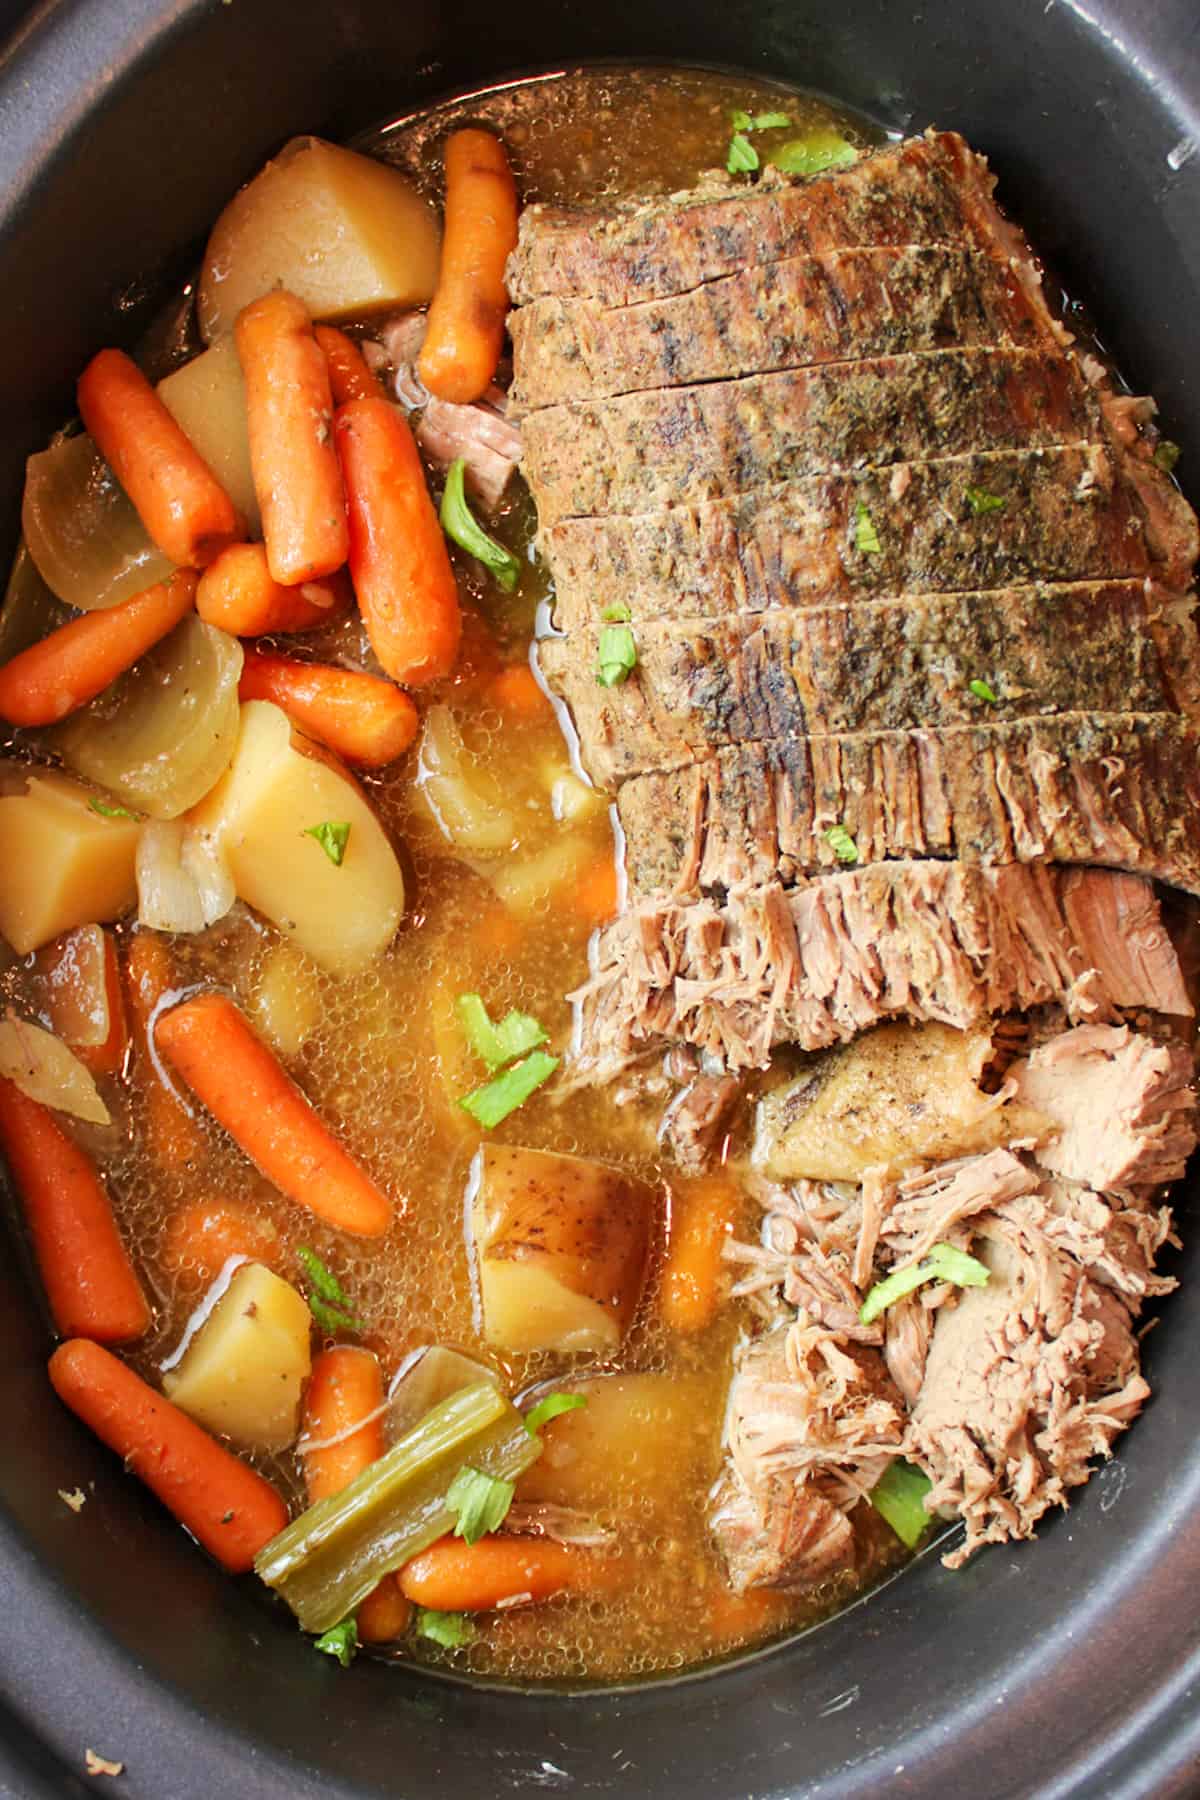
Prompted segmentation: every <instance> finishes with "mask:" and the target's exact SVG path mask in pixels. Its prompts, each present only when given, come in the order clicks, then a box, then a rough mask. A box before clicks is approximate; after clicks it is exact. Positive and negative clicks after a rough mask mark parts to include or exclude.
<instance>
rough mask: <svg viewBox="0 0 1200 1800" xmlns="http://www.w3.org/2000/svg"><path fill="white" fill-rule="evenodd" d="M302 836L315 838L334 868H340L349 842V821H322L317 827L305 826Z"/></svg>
mask: <svg viewBox="0 0 1200 1800" xmlns="http://www.w3.org/2000/svg"><path fill="white" fill-rule="evenodd" d="M302 836H304V837H310V838H315V839H316V840H317V842H318V844H320V846H321V848H322V850H323V851H324V852H325V854H326V856H327V857H328V858H329V860H330V862H331V863H332V864H333V866H334V868H335V869H340V868H341V866H342V864H343V862H344V861H345V860H346V845H347V844H348V843H349V841H350V821H349V819H323V820H322V821H321V823H320V824H319V825H306V826H305V828H304V831H303V833H302Z"/></svg>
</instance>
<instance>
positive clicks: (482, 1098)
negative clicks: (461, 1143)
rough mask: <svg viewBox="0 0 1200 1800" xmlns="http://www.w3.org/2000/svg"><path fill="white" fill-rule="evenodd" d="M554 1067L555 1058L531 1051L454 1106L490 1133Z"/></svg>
mask: <svg viewBox="0 0 1200 1800" xmlns="http://www.w3.org/2000/svg"><path fill="white" fill-rule="evenodd" d="M557 1067H558V1058H557V1056H548V1055H547V1054H546V1052H545V1051H544V1050H535V1051H534V1052H533V1054H532V1055H531V1056H527V1057H526V1058H525V1060H524V1061H523V1062H519V1063H512V1064H510V1065H509V1067H508V1068H507V1069H505V1071H504V1073H503V1074H502V1075H497V1077H496V1079H495V1080H494V1081H489V1082H488V1083H487V1085H486V1086H485V1087H479V1088H476V1089H475V1090H474V1092H473V1093H470V1094H467V1095H466V1097H465V1098H464V1099H462V1100H460V1101H459V1103H458V1104H459V1105H460V1106H461V1107H462V1109H463V1111H464V1112H469V1113H470V1115H471V1117H472V1118H473V1119H474V1120H475V1122H476V1124H478V1125H482V1126H483V1128H484V1130H485V1131H491V1129H492V1127H493V1126H495V1125H499V1124H500V1122H501V1120H503V1119H507V1117H508V1115H509V1113H510V1112H516V1110H517V1108H518V1106H524V1104H525V1102H526V1100H528V1098H529V1096H530V1094H532V1093H534V1092H536V1090H537V1089H538V1088H540V1087H541V1085H542V1083H543V1081H548V1080H549V1079H550V1077H551V1075H553V1073H554V1071H555V1069H557Z"/></svg>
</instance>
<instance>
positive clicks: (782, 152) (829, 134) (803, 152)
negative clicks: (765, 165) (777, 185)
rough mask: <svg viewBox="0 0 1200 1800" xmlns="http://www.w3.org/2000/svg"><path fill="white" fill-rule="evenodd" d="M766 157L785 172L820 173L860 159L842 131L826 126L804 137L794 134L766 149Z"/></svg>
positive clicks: (774, 166) (795, 173)
mask: <svg viewBox="0 0 1200 1800" xmlns="http://www.w3.org/2000/svg"><path fill="white" fill-rule="evenodd" d="M767 161H768V162H769V163H770V164H771V165H772V167H773V168H776V169H781V170H782V171H783V173H784V174H785V175H820V174H821V173H822V171H823V170H825V169H834V168H837V167H839V166H840V165H841V164H843V163H852V162H857V161H858V151H857V150H856V149H855V148H854V145H853V144H852V143H850V142H849V141H848V139H846V138H844V137H843V136H842V134H841V132H840V131H832V130H830V129H828V128H825V129H823V130H820V131H810V132H807V133H806V134H805V136H804V137H800V138H791V139H789V141H788V142H787V143H786V144H780V145H779V147H778V149H776V150H770V151H768V153H767Z"/></svg>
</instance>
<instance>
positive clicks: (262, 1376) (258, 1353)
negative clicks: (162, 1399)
mask: <svg viewBox="0 0 1200 1800" xmlns="http://www.w3.org/2000/svg"><path fill="white" fill-rule="evenodd" d="M219 1280H220V1277H218V1281H219ZM202 1316H203V1315H202ZM311 1329H312V1316H311V1314H310V1313H309V1310H308V1307H307V1306H306V1305H305V1303H304V1301H303V1300H302V1299H301V1297H300V1295H299V1294H298V1293H297V1292H296V1290H295V1288H294V1287H293V1286H292V1285H291V1283H290V1282H287V1281H284V1280H283V1278H282V1277H281V1276H279V1275H276V1274H274V1273H273V1272H272V1271H271V1270H270V1269H268V1268H267V1267H266V1266H265V1264H263V1263H246V1264H245V1265H244V1266H243V1267H242V1268H240V1269H238V1270H236V1271H235V1273H234V1275H233V1278H232V1280H231V1281H230V1282H229V1285H228V1286H227V1287H226V1288H225V1291H224V1292H223V1293H222V1294H220V1297H219V1298H218V1299H217V1301H216V1304H215V1305H214V1306H213V1307H212V1310H211V1311H210V1312H209V1314H208V1316H207V1318H204V1319H203V1323H202V1324H201V1325H200V1326H199V1329H198V1330H197V1331H196V1333H195V1335H194V1336H193V1337H192V1338H191V1340H190V1341H188V1342H187V1345H186V1348H185V1350H184V1353H183V1355H182V1357H181V1358H180V1360H179V1362H178V1364H177V1365H176V1367H174V1368H170V1369H168V1370H167V1371H166V1372H165V1374H164V1376H163V1387H164V1388H165V1390H166V1392H167V1395H168V1397H169V1398H170V1399H171V1400H173V1401H174V1402H175V1405H176V1406H180V1407H182V1408H183V1410H184V1412H185V1413H189V1414H190V1415H191V1417H192V1418H193V1419H195V1420H196V1421H197V1423H198V1424H201V1425H203V1426H205V1427H206V1428H207V1429H208V1430H209V1431H215V1432H217V1433H218V1434H219V1435H221V1436H223V1437H228V1438H232V1440H233V1442H234V1443H235V1444H238V1445H240V1446H241V1447H242V1448H243V1449H246V1450H286V1449H287V1446H288V1445H289V1444H291V1443H293V1442H294V1441H295V1437H296V1431H297V1428H298V1423H299V1417H300V1391H301V1389H302V1387H303V1386H304V1383H305V1382H306V1381H307V1379H308V1372H309V1368H310V1366H311V1355H310V1349H309V1337H310V1333H311Z"/></svg>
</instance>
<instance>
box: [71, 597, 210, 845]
mask: <svg viewBox="0 0 1200 1800" xmlns="http://www.w3.org/2000/svg"><path fill="white" fill-rule="evenodd" d="M105 616H106V617H107V616H108V615H105ZM241 671H242V650H241V645H240V644H239V643H238V642H237V640H236V639H235V638H231V637H229V636H228V635H227V634H226V633H225V632H223V631H216V630H215V629H214V628H213V627H212V626H211V625H204V624H202V623H201V622H200V620H199V619H197V618H195V617H189V618H185V619H184V620H183V622H182V623H181V624H179V625H177V626H176V627H175V629H174V631H172V632H171V634H170V636H169V637H166V638H164V639H163V641H162V643H161V644H159V645H157V646H156V647H155V648H154V649H153V650H151V651H150V653H149V655H148V656H144V657H143V658H142V660H141V661H140V663H139V664H138V666H137V668H135V669H131V670H130V671H129V673H128V674H127V675H124V676H122V678H121V679H120V681H118V682H116V683H115V685H114V686H113V687H111V688H110V689H109V690H108V691H107V692H106V693H104V694H101V695H100V697H99V699H97V700H94V701H93V702H92V704H91V705H90V706H89V707H86V708H85V709H84V710H83V711H82V712H79V713H76V714H75V716H74V718H71V719H68V720H66V721H65V723H64V724H62V725H60V726H58V727H57V728H56V730H55V731H54V733H53V735H52V737H51V739H50V742H51V744H52V745H53V748H54V749H55V750H57V751H58V753H59V755H60V756H61V757H62V758H63V761H64V762H66V763H67V764H68V765H69V766H70V767H71V768H73V769H75V770H76V771H77V772H78V773H79V774H80V775H82V776H84V777H85V778H86V779H87V780H89V781H95V782H98V783H100V784H101V785H102V786H104V787H106V788H107V789H108V790H109V791H110V793H112V794H116V795H118V796H119V797H120V799H121V800H122V801H124V802H125V803H126V805H128V806H130V807H133V808H134V809H135V810H136V811H138V812H145V813H149V814H150V816H151V818H154V819H176V818H178V817H179V815H180V813H183V812H186V811H187V809H188V808H189V807H190V806H194V805H195V804H196V802H197V801H198V800H201V799H203V797H204V795H205V794H207V793H208V791H209V789H210V788H211V787H212V786H213V783H214V782H216V781H217V780H218V779H219V778H220V776H221V775H222V774H223V773H224V771H225V770H226V769H227V768H228V766H229V759H230V757H231V756H232V755H233V751H234V745H235V744H236V742H237V729H238V703H237V684H238V677H239V676H240V674H241Z"/></svg>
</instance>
